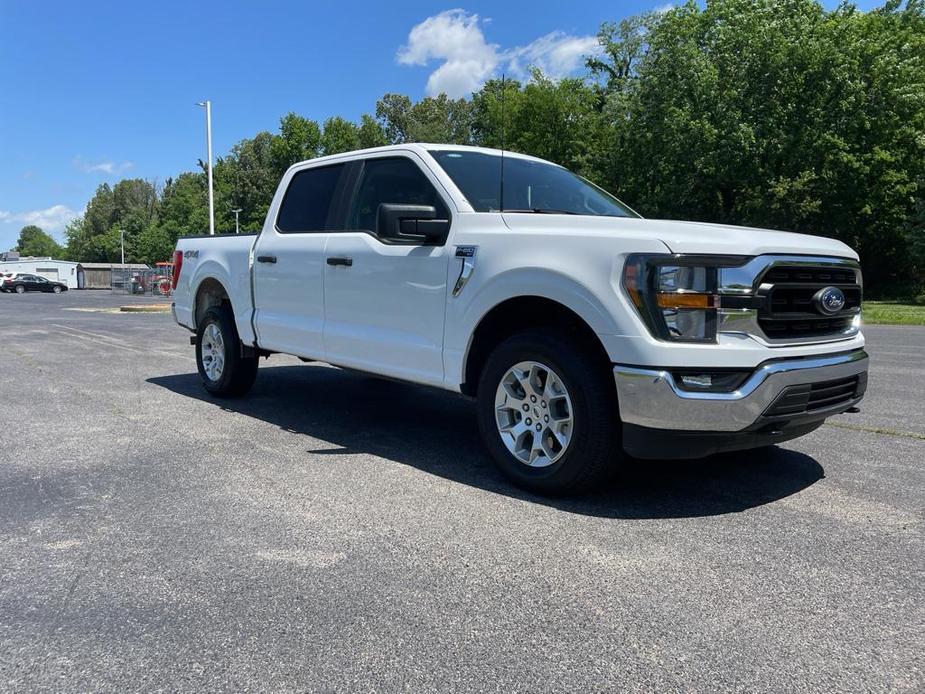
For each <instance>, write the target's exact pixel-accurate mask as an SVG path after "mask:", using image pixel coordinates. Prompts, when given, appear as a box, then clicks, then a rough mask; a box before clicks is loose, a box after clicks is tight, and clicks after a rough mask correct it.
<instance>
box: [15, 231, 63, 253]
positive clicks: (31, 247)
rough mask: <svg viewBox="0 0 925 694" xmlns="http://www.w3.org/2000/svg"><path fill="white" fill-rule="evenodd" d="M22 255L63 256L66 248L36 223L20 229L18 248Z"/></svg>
mask: <svg viewBox="0 0 925 694" xmlns="http://www.w3.org/2000/svg"><path fill="white" fill-rule="evenodd" d="M15 250H17V251H19V253H20V255H23V256H28V255H31V256H36V257H39V258H45V257H48V258H63V257H64V249H63V248H62V247H61V245H60V244H59V243H58V242H57V241H55V240H54V239H53V238H52V237H51V236H49V235H48V234H46V233H45V232H44V231H42V229H41V227H37V226H35V225H34V224H30V225H28V226H24V227H23V228H22V229H20V231H19V241H18V242H17V243H16V249H15Z"/></svg>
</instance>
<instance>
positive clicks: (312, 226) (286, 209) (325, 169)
mask: <svg viewBox="0 0 925 694" xmlns="http://www.w3.org/2000/svg"><path fill="white" fill-rule="evenodd" d="M345 170H346V165H344V164H334V165H332V166H319V167H317V168H314V169H305V170H304V171H299V172H298V173H296V174H295V175H294V176H293V177H292V180H291V181H290V182H289V188H288V189H287V190H286V195H285V197H283V202H282V204H281V205H280V208H279V214H278V215H277V217H276V228H277V229H278V230H279V231H280V232H281V233H284V234H296V233H300V232H302V233H304V232H313V231H329V230H330V229H332V228H334V227H335V226H342V225H340V224H338V221H339V220H337V219H336V218H335V217H336V215H335V214H334V213H335V212H336V210H337V204H336V202H337V196H338V192H339V190H340V188H339V186H340V183H341V179H342V177H343V175H344V171H345Z"/></svg>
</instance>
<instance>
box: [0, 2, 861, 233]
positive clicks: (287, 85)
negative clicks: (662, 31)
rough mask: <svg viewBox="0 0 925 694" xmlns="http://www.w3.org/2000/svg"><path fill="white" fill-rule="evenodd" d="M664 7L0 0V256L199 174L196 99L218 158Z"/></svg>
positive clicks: (461, 86) (573, 64)
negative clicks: (140, 191)
mask: <svg viewBox="0 0 925 694" xmlns="http://www.w3.org/2000/svg"><path fill="white" fill-rule="evenodd" d="M826 4H827V5H829V6H832V5H834V4H835V3H834V2H826ZM859 4H860V5H861V6H862V7H869V6H871V5H873V4H879V3H874V2H871V1H867V2H861V3H859ZM664 5H665V3H664V2H663V1H662V2H659V1H656V2H652V1H649V2H646V1H645V0H631V1H629V2H604V1H597V0H592V1H587V2H585V1H581V0H575V1H573V2H567V3H566V2H560V1H556V2H552V1H544V0H533V1H532V2H521V1H514V2H507V1H506V2H503V3H499V2H463V3H462V4H455V3H450V4H437V3H433V2H390V3H374V2H369V3H348V4H346V5H341V4H340V3H330V2H324V3H321V2H318V3H316V2H281V1H275V0H268V1H267V2H256V1H253V2H235V1H233V0H229V1H227V2H222V3H217V2H192V1H191V0H186V1H185V2H175V1H173V0H168V1H164V2H157V3H126V2H118V3H117V2H48V1H47V2H31V1H27V0H0V250H6V249H8V248H11V247H12V246H13V245H14V244H15V243H16V239H17V237H18V234H19V229H20V228H21V227H22V226H23V225H24V224H27V223H37V224H39V225H40V226H42V227H43V228H45V229H46V231H49V232H51V233H52V234H53V235H54V236H56V237H57V238H58V239H59V240H61V239H63V228H64V224H65V223H66V221H67V220H68V219H69V218H70V217H72V216H73V215H75V214H79V213H81V212H82V211H83V209H84V206H85V205H86V203H87V201H88V200H89V199H90V197H91V196H92V195H93V192H94V190H95V189H96V187H97V186H98V185H99V184H100V183H103V182H106V181H109V182H114V181H117V180H119V179H120V178H124V177H128V176H132V177H135V176H137V177H142V178H147V179H159V180H161V181H163V179H165V178H166V177H168V176H173V175H176V174H178V173H180V172H182V171H187V170H192V169H194V168H195V166H196V160H197V159H198V158H199V157H203V158H204V156H205V142H204V141H205V136H204V123H203V112H202V109H200V108H198V107H196V106H195V105H194V104H195V102H197V101H201V100H203V99H211V101H212V104H213V144H214V149H215V154H216V156H218V155H220V154H223V153H225V152H227V151H228V149H229V148H230V147H231V145H233V144H234V143H235V142H237V141H238V140H240V139H242V138H244V137H250V136H252V135H254V134H255V133H257V132H258V131H260V130H270V131H275V130H276V127H277V124H278V121H279V118H280V116H282V115H283V114H285V113H287V112H288V111H295V112H297V113H299V114H301V115H304V116H307V117H309V118H314V119H317V120H319V121H321V120H323V119H325V118H327V117H329V116H332V115H342V116H345V117H348V118H354V119H355V118H358V117H359V116H360V114H361V113H363V112H372V111H373V109H374V108H375V102H376V99H377V98H379V97H380V96H381V95H382V94H384V93H386V92H390V91H391V92H401V93H406V94H408V95H410V96H411V97H412V98H420V97H422V96H424V95H425V94H427V93H430V92H436V91H441V90H446V91H448V92H450V93H452V92H456V93H457V94H464V93H466V91H467V90H468V89H469V88H470V87H472V86H473V85H477V84H478V83H479V82H480V81H482V80H484V79H485V78H486V77H489V76H491V75H493V74H498V73H500V72H501V71H502V70H503V71H506V72H507V73H508V74H515V75H517V74H519V73H522V72H523V71H524V70H526V69H527V67H528V66H529V65H530V64H539V65H541V66H543V67H544V68H545V69H546V70H547V71H548V72H550V73H552V74H560V75H561V74H568V73H570V72H576V71H577V72H580V71H581V63H582V60H581V58H582V55H583V54H584V53H586V52H587V50H588V49H589V47H593V36H594V34H595V33H596V31H597V29H598V27H599V26H600V24H601V22H603V21H605V20H618V19H620V18H622V17H624V16H628V15H632V14H636V13H637V12H640V11H643V10H647V9H653V8H656V7H659V6H664Z"/></svg>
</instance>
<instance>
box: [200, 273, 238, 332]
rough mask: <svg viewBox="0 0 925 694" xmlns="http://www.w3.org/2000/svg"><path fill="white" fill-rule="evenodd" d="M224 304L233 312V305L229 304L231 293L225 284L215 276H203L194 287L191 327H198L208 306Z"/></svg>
mask: <svg viewBox="0 0 925 694" xmlns="http://www.w3.org/2000/svg"><path fill="white" fill-rule="evenodd" d="M225 304H227V305H228V306H229V308H231V311H232V314H233V313H234V307H233V306H232V304H231V295H230V294H229V293H228V290H227V289H226V288H225V285H224V284H222V282H221V281H219V280H218V279H216V278H215V277H206V278H204V279H203V280H202V281H201V282H200V283H199V285H198V286H197V287H196V293H195V295H194V299H193V327H194V328H196V329H198V328H199V323H200V321H202V318H203V316H204V315H205V313H206V311H208V310H209V309H210V308H212V307H213V306H223V305H225Z"/></svg>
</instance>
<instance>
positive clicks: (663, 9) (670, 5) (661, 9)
mask: <svg viewBox="0 0 925 694" xmlns="http://www.w3.org/2000/svg"><path fill="white" fill-rule="evenodd" d="M675 7H676V5H675V4H674V3H671V2H666V3H665V4H664V5H658V6H657V7H654V8H652V11H653V12H655V13H656V14H665V13H666V12H670V11H671V10H673V9H674V8H675Z"/></svg>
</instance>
